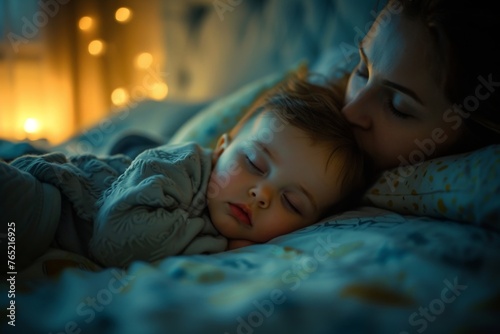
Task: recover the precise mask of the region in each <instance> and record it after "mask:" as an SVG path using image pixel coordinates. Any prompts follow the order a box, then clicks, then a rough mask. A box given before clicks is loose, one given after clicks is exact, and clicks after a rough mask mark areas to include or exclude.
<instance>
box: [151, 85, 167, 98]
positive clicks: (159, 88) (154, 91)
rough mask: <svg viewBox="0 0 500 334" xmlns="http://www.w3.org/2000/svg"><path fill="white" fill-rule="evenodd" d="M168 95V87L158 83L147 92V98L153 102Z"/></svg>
mask: <svg viewBox="0 0 500 334" xmlns="http://www.w3.org/2000/svg"><path fill="white" fill-rule="evenodd" d="M167 94H168V86H167V84H166V83H164V82H158V83H155V84H154V85H153V87H151V91H150V92H149V96H150V97H151V98H152V99H154V100H163V99H164V98H165V97H167Z"/></svg>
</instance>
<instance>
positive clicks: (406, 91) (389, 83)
mask: <svg viewBox="0 0 500 334" xmlns="http://www.w3.org/2000/svg"><path fill="white" fill-rule="evenodd" d="M382 84H384V85H385V86H388V87H391V88H393V89H395V90H399V91H400V92H403V93H404V94H406V95H408V96H410V97H412V98H413V99H414V100H415V101H417V102H418V103H420V104H421V105H422V106H425V105H424V102H423V101H422V99H420V97H418V95H417V93H415V92H414V91H413V90H411V89H410V88H408V87H405V86H401V85H400V84H397V83H395V82H392V81H389V80H382Z"/></svg>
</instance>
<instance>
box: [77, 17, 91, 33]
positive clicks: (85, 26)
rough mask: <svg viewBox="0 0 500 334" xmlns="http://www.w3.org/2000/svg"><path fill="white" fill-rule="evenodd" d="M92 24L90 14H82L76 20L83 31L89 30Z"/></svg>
mask: <svg viewBox="0 0 500 334" xmlns="http://www.w3.org/2000/svg"><path fill="white" fill-rule="evenodd" d="M93 25H94V20H93V19H92V18H91V17H90V16H84V17H82V18H81V19H80V20H79V21H78V28H80V30H83V31H87V30H90V29H91V28H92V26H93Z"/></svg>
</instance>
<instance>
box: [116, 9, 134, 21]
mask: <svg viewBox="0 0 500 334" xmlns="http://www.w3.org/2000/svg"><path fill="white" fill-rule="evenodd" d="M131 18H132V11H131V10H130V9H128V8H127V7H121V8H118V9H117V10H116V12H115V19H116V20H117V21H118V22H120V23H125V22H128V21H130V19H131Z"/></svg>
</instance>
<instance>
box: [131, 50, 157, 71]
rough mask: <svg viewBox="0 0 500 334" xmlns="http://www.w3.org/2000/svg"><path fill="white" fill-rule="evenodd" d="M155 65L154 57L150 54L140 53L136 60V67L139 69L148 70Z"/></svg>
mask: <svg viewBox="0 0 500 334" xmlns="http://www.w3.org/2000/svg"><path fill="white" fill-rule="evenodd" d="M151 64H153V55H151V53H149V52H143V53H140V54H139V55H138V56H137V57H136V58H135V66H136V67H137V68H139V69H147V68H149V67H150V66H151Z"/></svg>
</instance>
